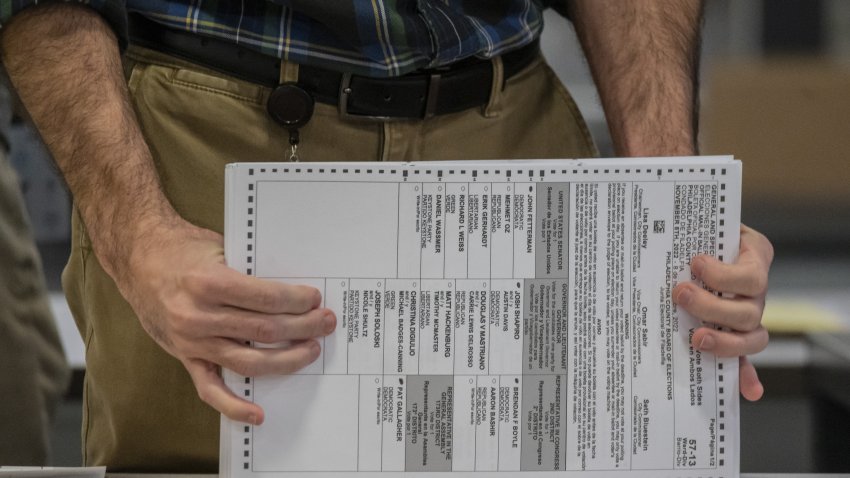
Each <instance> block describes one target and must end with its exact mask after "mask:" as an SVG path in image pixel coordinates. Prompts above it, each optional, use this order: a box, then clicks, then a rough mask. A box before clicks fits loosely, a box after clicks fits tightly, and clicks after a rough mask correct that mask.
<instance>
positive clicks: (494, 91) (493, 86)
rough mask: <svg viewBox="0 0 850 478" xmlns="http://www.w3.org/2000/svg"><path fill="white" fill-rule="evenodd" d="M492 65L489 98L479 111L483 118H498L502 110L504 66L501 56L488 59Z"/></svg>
mask: <svg viewBox="0 0 850 478" xmlns="http://www.w3.org/2000/svg"><path fill="white" fill-rule="evenodd" d="M490 64H491V65H492V66H493V81H492V82H490V100H489V101H488V102H487V105H486V106H484V108H483V109H482V111H481V114H482V115H484V117H485V118H498V117H499V114H500V113H501V112H502V85H503V84H504V82H505V67H504V65H503V64H502V57H501V56H497V57H495V58H493V59H492V60H490Z"/></svg>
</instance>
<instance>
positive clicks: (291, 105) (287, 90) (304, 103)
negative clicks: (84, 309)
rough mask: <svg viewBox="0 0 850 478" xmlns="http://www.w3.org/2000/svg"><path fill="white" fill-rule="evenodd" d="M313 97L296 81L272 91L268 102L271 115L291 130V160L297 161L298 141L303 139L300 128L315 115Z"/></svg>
mask: <svg viewBox="0 0 850 478" xmlns="http://www.w3.org/2000/svg"><path fill="white" fill-rule="evenodd" d="M313 105H314V100H313V97H312V96H310V93H307V91H305V90H304V89H303V88H301V87H300V86H298V85H297V84H295V83H283V84H281V85H279V86H278V87H277V88H275V89H274V91H272V93H271V95H269V101H268V102H267V103H266V108H267V109H268V112H269V116H271V117H272V119H273V120H275V121H276V122H277V123H278V124H280V125H281V126H283V127H284V128H286V129H287V131H289V147H290V150H289V160H290V161H292V162H294V163H297V162H298V160H299V158H298V143H299V142H300V141H301V139H300V137H299V135H298V128H301V127H303V126H304V125H306V124H307V122H308V121H310V118H311V117H312V116H313Z"/></svg>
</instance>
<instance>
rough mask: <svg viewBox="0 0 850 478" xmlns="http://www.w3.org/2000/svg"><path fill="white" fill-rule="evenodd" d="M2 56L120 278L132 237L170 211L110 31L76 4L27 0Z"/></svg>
mask: <svg viewBox="0 0 850 478" xmlns="http://www.w3.org/2000/svg"><path fill="white" fill-rule="evenodd" d="M2 56H3V62H4V64H5V66H6V70H7V72H8V74H9V78H10V79H11V81H12V83H13V85H14V87H15V89H16V91H17V92H18V95H19V96H20V98H21V101H22V102H23V104H24V106H25V107H26V109H27V111H28V112H29V114H30V116H31V117H32V119H33V122H34V123H35V125H36V127H37V128H38V130H39V132H40V133H41V136H42V138H43V139H44V141H45V143H46V144H47V146H48V148H49V149H50V151H51V153H52V154H53V157H54V159H55V161H56V164H57V166H58V167H59V169H60V170H61V171H62V174H63V176H64V178H65V181H66V182H67V184H68V187H69V188H70V190H71V192H72V194H73V196H74V201H75V204H76V206H77V208H78V209H79V211H80V213H81V215H82V217H83V220H84V222H85V223H86V225H87V228H88V230H89V233H90V237H91V239H92V242H93V246H94V249H95V252H96V253H97V256H98V258H99V259H100V261H101V263H102V265H103V266H104V268H105V269H106V271H107V272H108V273H110V275H112V276H113V277H115V278H118V277H117V276H120V275H121V274H122V273H123V271H124V270H126V268H127V267H126V266H127V265H128V264H126V261H129V260H130V257H131V255H132V252H133V251H131V250H130V249H131V248H132V244H133V242H134V239H138V238H139V237H140V236H142V235H144V231H145V230H149V229H150V226H151V225H152V224H154V223H162V222H164V221H169V220H174V218H175V213H174V211H173V210H172V209H171V207H170V205H169V204H168V201H167V200H166V199H165V197H164V196H163V194H162V192H161V189H160V186H159V182H158V179H157V176H156V173H155V171H154V168H153V165H152V161H151V156H150V151H149V149H148V147H147V145H146V144H145V141H144V139H143V137H142V134H141V131H140V129H139V126H138V124H137V122H136V118H135V115H134V113H133V109H132V107H131V105H130V102H129V97H128V93H127V89H126V85H125V82H124V77H123V70H122V67H121V60H120V54H119V51H118V44H117V42H116V40H115V37H114V35H113V33H112V31H111V30H110V29H109V27H108V26H107V24H106V23H105V22H104V21H103V20H102V19H101V18H100V16H99V15H98V14H97V13H95V12H94V11H92V10H89V9H87V8H85V7H83V6H79V5H71V4H61V3H53V4H49V5H44V6H38V7H33V8H30V9H28V10H26V11H24V12H22V13H21V14H20V15H19V16H17V17H15V18H14V20H13V21H12V22H11V23H10V24H9V25H7V26H5V27H4V28H3V31H2Z"/></svg>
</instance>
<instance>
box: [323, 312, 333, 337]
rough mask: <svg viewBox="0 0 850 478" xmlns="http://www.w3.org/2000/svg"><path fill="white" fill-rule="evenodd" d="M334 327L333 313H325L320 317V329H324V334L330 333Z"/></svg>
mask: <svg viewBox="0 0 850 478" xmlns="http://www.w3.org/2000/svg"><path fill="white" fill-rule="evenodd" d="M335 328H336V318H334V316H333V314H327V315H325V316H324V317H322V329H324V331H325V335H327V334H329V333H331V332H333V331H334V329H335Z"/></svg>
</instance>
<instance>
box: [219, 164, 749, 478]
mask: <svg viewBox="0 0 850 478" xmlns="http://www.w3.org/2000/svg"><path fill="white" fill-rule="evenodd" d="M740 190H741V164H740V162H739V161H736V160H734V159H733V158H731V157H692V158H644V159H596V160H546V161H542V160H533V161H470V162H432V163H286V164H284V163H239V164H231V165H229V166H228V167H227V174H226V221H225V222H226V227H225V229H226V232H225V248H226V257H227V262H228V264H229V265H230V266H231V267H233V268H235V269H237V270H239V271H241V272H243V273H245V274H248V275H251V276H255V277H259V278H263V279H267V280H271V281H281V282H287V283H297V284H308V285H311V286H313V287H316V288H318V289H319V290H320V291H321V293H322V297H323V301H324V303H323V306H325V307H328V308H330V309H332V310H333V311H334V312H335V313H336V316H337V319H338V327H337V330H336V331H335V332H334V333H333V334H331V335H330V336H328V337H326V338H325V339H323V340H322V353H321V356H320V357H319V359H318V360H317V361H316V362H314V363H313V364H311V365H310V366H308V367H307V368H305V369H303V370H301V371H299V372H298V373H296V374H293V375H288V376H263V377H242V376H239V375H237V374H235V373H232V372H230V371H225V380H226V383H227V384H228V386H229V387H230V388H231V389H232V390H233V391H234V392H235V393H236V394H237V395H239V396H241V397H244V398H246V399H247V400H252V401H254V402H256V403H258V404H260V405H261V406H262V407H263V408H264V409H265V411H266V421H265V423H264V424H263V425H260V426H251V425H246V424H243V423H236V422H232V421H230V420H227V419H223V420H222V426H221V433H222V435H221V447H222V451H221V473H222V476H231V477H281V478H290V477H295V476H310V477H323V478H324V477H327V478H336V477H343V476H345V477H349V478H350V477H351V476H352V473H365V474H368V475H369V476H373V477H378V476H380V477H387V478H392V477H401V476H402V475H407V476H410V475H413V476H416V477H417V478H418V477H422V478H427V477H429V476H432V477H433V476H437V475H438V474H439V475H440V476H443V477H444V476H446V475H445V473H447V472H451V473H455V474H456V476H458V477H460V476H468V477H472V476H475V477H476V478H478V477H493V478H496V477H507V476H510V477H514V476H531V475H532V474H534V473H537V472H541V471H545V472H549V473H552V472H555V473H556V474H555V475H554V476H558V477H564V478H566V477H583V476H591V475H592V476H620V475H622V476H633V477H653V478H655V477H736V476H738V469H739V460H738V436H739V434H738V428H739V423H738V365H737V359H719V358H717V357H715V356H713V355H711V354H706V353H700V352H699V351H695V350H693V348H691V346H690V344H689V339H690V337H691V335H692V334H693V332H694V330H695V329H696V328H698V327H700V326H701V323H700V322H699V321H698V320H696V319H695V318H693V317H692V316H690V315H689V314H687V313H686V312H685V311H684V310H681V309H677V307H676V306H675V305H674V304H673V303H672V301H671V290H672V288H673V287H674V286H675V285H676V284H678V283H679V282H683V281H690V280H692V276H691V273H690V268H689V263H690V259H691V258H692V257H693V256H694V255H696V254H710V255H712V256H715V257H718V258H720V259H721V260H723V261H725V262H732V261H734V260H735V258H736V256H737V251H738V241H739V226H740ZM252 345H254V346H263V345H262V344H252ZM600 472H602V473H601V474H600ZM547 476H553V475H551V474H550V475H547Z"/></svg>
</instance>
